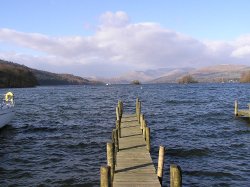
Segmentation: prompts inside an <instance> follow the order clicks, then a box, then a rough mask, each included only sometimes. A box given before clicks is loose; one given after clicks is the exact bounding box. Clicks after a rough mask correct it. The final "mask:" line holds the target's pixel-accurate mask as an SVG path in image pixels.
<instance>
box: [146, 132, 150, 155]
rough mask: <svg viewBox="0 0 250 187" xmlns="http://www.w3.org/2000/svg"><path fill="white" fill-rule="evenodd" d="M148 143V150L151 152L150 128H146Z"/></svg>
mask: <svg viewBox="0 0 250 187" xmlns="http://www.w3.org/2000/svg"><path fill="white" fill-rule="evenodd" d="M146 143H147V150H148V151H149V152H150V128H149V127H146Z"/></svg>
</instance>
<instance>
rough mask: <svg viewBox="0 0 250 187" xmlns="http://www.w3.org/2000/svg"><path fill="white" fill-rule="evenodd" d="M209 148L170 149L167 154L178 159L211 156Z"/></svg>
mask: <svg viewBox="0 0 250 187" xmlns="http://www.w3.org/2000/svg"><path fill="white" fill-rule="evenodd" d="M209 152H210V151H209V149H208V148H201V149H168V150H167V154H169V155H171V156H176V157H197V156H198V157H200V156H207V155H208V154H209Z"/></svg>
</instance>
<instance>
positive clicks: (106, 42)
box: [0, 0, 250, 77]
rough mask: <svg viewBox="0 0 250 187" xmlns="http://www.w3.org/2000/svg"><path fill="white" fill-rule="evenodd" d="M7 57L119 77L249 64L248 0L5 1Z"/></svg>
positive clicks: (1, 25)
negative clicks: (152, 71) (138, 73)
mask: <svg viewBox="0 0 250 187" xmlns="http://www.w3.org/2000/svg"><path fill="white" fill-rule="evenodd" d="M0 4H1V11H0V59H4V60H9V61H13V62H16V63H19V64H24V65H26V66H29V67H32V68H37V69H41V70H46V71H52V72H57V73H72V74H75V75H79V76H83V77H113V76H119V75H121V74H124V73H127V72H130V71H145V70H148V69H158V68H168V67H169V68H183V67H193V68H199V67H206V66H212V65H218V64H245V65H250V24H249V23H250V22H249V20H250V13H249V10H250V1H248V0H171V1H170V0H154V1H153V0H136V1H135V0H126V1H125V0H123V1H122V0H105V1H104V0H103V1H100V0H8V1H6V0H0Z"/></svg>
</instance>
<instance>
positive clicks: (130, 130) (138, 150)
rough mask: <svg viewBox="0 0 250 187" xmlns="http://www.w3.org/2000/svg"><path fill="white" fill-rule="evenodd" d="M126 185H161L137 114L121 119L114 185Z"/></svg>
mask: <svg viewBox="0 0 250 187" xmlns="http://www.w3.org/2000/svg"><path fill="white" fill-rule="evenodd" d="M125 186H138V187H140V186H143V187H147V186H154V187H158V186H159V187H160V186H161V184H160V182H159V179H158V177H157V174H156V169H155V167H154V164H153V161H152V158H151V156H150V153H149V152H148V150H147V146H146V142H145V140H144V138H143V135H142V131H141V129H140V124H139V122H138V119H137V117H136V115H123V116H122V119H121V138H119V152H117V155H116V166H115V174H114V180H113V187H125Z"/></svg>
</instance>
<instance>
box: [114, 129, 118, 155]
mask: <svg viewBox="0 0 250 187" xmlns="http://www.w3.org/2000/svg"><path fill="white" fill-rule="evenodd" d="M113 131H114V139H115V141H114V143H115V153H116V154H117V152H119V139H118V129H117V128H116V129H114V130H113Z"/></svg>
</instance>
